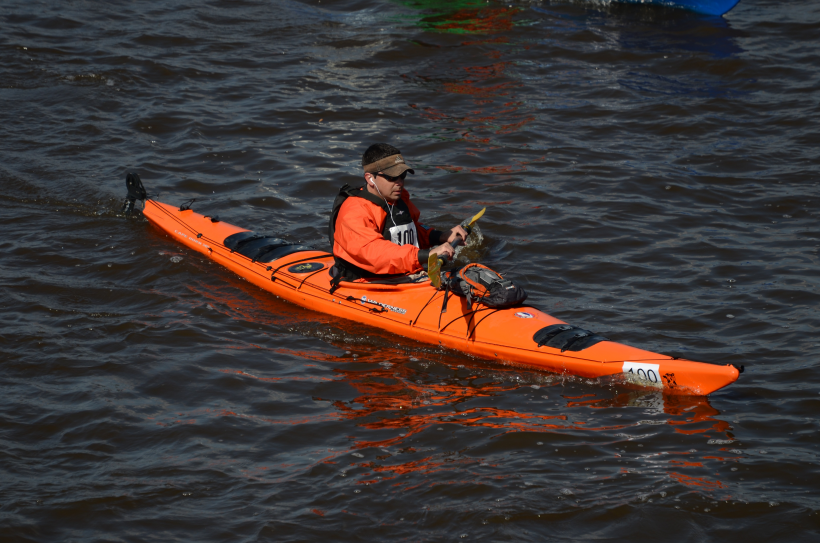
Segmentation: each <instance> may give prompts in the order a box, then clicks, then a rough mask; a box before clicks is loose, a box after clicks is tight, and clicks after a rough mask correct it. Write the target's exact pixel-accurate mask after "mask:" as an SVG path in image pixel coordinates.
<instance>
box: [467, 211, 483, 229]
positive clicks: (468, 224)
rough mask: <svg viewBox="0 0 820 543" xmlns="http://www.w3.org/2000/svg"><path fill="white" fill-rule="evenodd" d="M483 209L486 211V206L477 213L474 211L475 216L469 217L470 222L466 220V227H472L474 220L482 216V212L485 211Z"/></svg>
mask: <svg viewBox="0 0 820 543" xmlns="http://www.w3.org/2000/svg"><path fill="white" fill-rule="evenodd" d="M485 211H487V208H486V207H485V208H483V209H482V210H481V211H479V212H478V213H476V214H475V216H474V217H473V218H472V219H470V222H468V223H467V226H468V227H470V228H472V227H473V225H474V224H475V223H476V221H477V220H478V219H480V218H481V217H483V216H484V212H485Z"/></svg>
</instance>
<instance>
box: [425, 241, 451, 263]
mask: <svg viewBox="0 0 820 543" xmlns="http://www.w3.org/2000/svg"><path fill="white" fill-rule="evenodd" d="M455 252H456V250H455V249H453V246H452V245H450V244H449V243H442V244H441V245H439V246H437V247H433V248H432V249H430V254H431V255H438V256H445V257H447V259H448V260H452V259H453V255H454V254H455Z"/></svg>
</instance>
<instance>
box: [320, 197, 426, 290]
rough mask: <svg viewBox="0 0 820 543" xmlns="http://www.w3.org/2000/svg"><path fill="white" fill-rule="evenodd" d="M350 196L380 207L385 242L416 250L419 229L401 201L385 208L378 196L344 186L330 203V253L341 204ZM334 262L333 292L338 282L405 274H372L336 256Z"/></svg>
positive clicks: (399, 276)
mask: <svg viewBox="0 0 820 543" xmlns="http://www.w3.org/2000/svg"><path fill="white" fill-rule="evenodd" d="M350 197H354V198H364V199H365V200H367V201H368V202H371V203H373V204H375V205H377V206H379V207H380V208H382V209H383V210H384V212H385V213H387V218H386V219H385V221H384V227H383V228H382V236H384V239H386V240H388V241H392V242H393V243H395V244H397V245H406V244H410V245H415V246H416V247H418V246H419V235H418V230H417V229H416V223H415V222H413V217H411V216H410V208H409V207H408V206H407V203H406V202H405V201H404V200H402V199H399V200H398V201H397V202H396V203H395V204H393V205H392V206H388V205H387V202H385V201H384V200H383V199H381V198H379V197H378V196H375V195H373V194H371V193H370V192H369V191H368V190H367V188H365V187H364V186H362V187H358V188H351V187H350V185H348V184H345V185H344V186H343V187H342V188H341V189H339V194H338V195H337V196H336V199H335V200H333V210H332V211H331V213H330V221H329V224H328V232H327V234H328V239H329V240H330V250H331V251H333V243H334V237H335V234H336V219H337V218H338V216H339V210H340V209H341V208H342V204H344V203H345V200H347V199H348V198H350ZM391 207H392V209H391ZM333 259H334V260H335V266H334V270H332V272H333V273H332V275H333V280H332V281H331V285H332V286H333V288H334V290H335V288H336V287H338V285H339V282H341V281H355V280H357V279H362V278H368V279H372V278H379V279H395V278H401V277H405V274H403V273H395V274H375V273H372V272H369V271H367V270H365V269H363V268H360V267H359V266H356V265H355V264H352V263H350V262H348V261H347V260H345V259H343V258H340V257H338V256H336V255H335V254H334V255H333Z"/></svg>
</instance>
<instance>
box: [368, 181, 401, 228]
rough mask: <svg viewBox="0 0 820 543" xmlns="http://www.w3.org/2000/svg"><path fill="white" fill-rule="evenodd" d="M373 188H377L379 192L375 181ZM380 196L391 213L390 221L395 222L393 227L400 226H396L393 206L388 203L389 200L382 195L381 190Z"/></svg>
mask: <svg viewBox="0 0 820 543" xmlns="http://www.w3.org/2000/svg"><path fill="white" fill-rule="evenodd" d="M373 186H374V187H376V190H379V186H378V185H377V184H376V182H375V181H374V182H373ZM379 196H381V197H382V200H384V205H386V206H387V209H388V211H390V220H391V221H393V226H398V224H396V219H394V218H393V205H392V204H388V203H387V198H385V197H384V196H383V195H382V191H380V190H379Z"/></svg>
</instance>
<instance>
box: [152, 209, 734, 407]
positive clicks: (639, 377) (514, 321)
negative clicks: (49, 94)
mask: <svg viewBox="0 0 820 543" xmlns="http://www.w3.org/2000/svg"><path fill="white" fill-rule="evenodd" d="M143 214H144V216H145V217H146V218H147V219H148V220H149V221H150V222H151V223H152V224H154V225H155V226H156V227H157V228H159V229H160V230H162V231H164V232H166V233H167V234H168V235H170V236H171V237H173V238H174V239H175V240H176V241H178V242H179V243H182V244H183V245H185V246H187V247H189V248H190V249H193V250H195V251H198V252H200V253H202V254H204V255H206V256H208V257H209V258H211V259H212V260H214V261H215V262H217V263H218V264H221V265H222V266H224V267H225V268H227V269H229V270H230V271H232V272H234V273H236V274H237V275H239V276H241V277H243V278H245V279H246V280H248V281H250V282H251V283H253V284H255V285H256V286H258V287H260V288H261V289H264V290H266V291H268V292H271V293H273V294H275V295H276V296H279V297H280V298H283V299H285V300H288V301H290V302H292V303H295V304H297V305H300V306H302V307H305V308H308V309H312V310H315V311H320V312H322V313H328V314H332V315H336V316H338V317H342V318H345V319H349V320H352V321H355V322H359V323H363V324H367V325H370V326H375V327H378V328H381V329H384V330H387V331H388V332H390V333H393V334H398V335H401V336H404V337H408V338H412V339H414V340H417V341H420V342H423V343H427V344H432V345H439V346H442V347H447V348H450V349H455V350H458V351H462V352H465V353H469V354H471V355H474V356H477V357H481V358H485V359H490V360H495V361H499V362H503V363H514V364H520V365H524V366H528V367H533V368H538V369H543V370H547V371H550V372H556V373H568V374H573V375H578V376H582V377H589V378H612V379H613V380H614V381H618V382H623V383H625V384H626V385H628V386H635V387H641V388H650V389H657V390H659V391H663V392H664V393H667V394H684V395H706V394H709V393H711V392H714V391H715V390H718V389H720V388H722V387H724V386H726V385H728V384H730V383H732V382H734V381H735V380H737V378H738V374H739V372H738V370H737V369H736V368H735V367H733V366H731V365H726V366H719V365H714V364H706V363H702V362H693V361H689V360H681V359H677V360H676V359H673V358H672V357H669V356H666V355H662V354H658V353H653V352H650V351H645V350H642V349H638V348H635V347H631V346H628V345H624V344H621V343H616V342H613V341H608V340H603V339H605V338H600V340H599V341H598V342H597V343H595V344H593V345H591V346H589V347H586V348H583V349H581V350H577V351H573V350H571V349H572V347H566V348H565V349H566V350H562V349H560V348H556V347H552V346H550V345H549V344H544V345H541V346H539V344H538V342H536V341H535V339H534V336H535V334H536V333H537V332H539V330H542V329H544V328H545V327H549V326H553V325H565V324H566V323H564V322H563V321H561V320H559V319H556V318H555V317H552V316H550V315H548V314H546V313H543V312H542V311H539V310H538V309H536V308H534V307H531V306H521V307H515V308H510V309H500V310H499V309H491V308H487V307H484V306H480V305H474V306H472V307H470V305H469V304H468V303H467V301H466V300H465V299H464V298H460V297H457V296H455V295H453V294H452V293H445V292H444V291H438V290H436V289H435V288H433V287H432V286H431V285H430V284H429V283H427V282H425V283H415V284H398V285H387V284H372V283H347V282H343V283H341V285H340V287H339V288H338V289H337V290H335V291H333V292H332V291H331V287H330V280H331V277H330V273H329V272H330V268H331V267H332V266H333V257H332V255H330V254H329V253H327V252H324V251H316V250H299V251H297V252H293V253H291V254H287V255H286V256H283V257H281V258H277V259H275V260H273V261H269V262H263V261H253V259H251V258H249V257H247V256H245V255H243V254H241V253H239V252H237V251H233V250H232V249H230V248H229V247H227V246H226V245H225V241H226V238H229V237H230V236H235V235H237V234H241V233H243V232H248V233H249V232H250V231H248V230H247V229H244V228H240V227H238V226H234V225H231V224H228V223H225V222H221V221H216V222H215V221H213V220H212V219H211V218H208V217H205V216H203V215H201V214H198V213H196V212H194V211H192V210H190V209H186V210H183V211H180V210H179V209H178V208H176V207H174V206H170V205H167V204H163V203H161V202H157V201H154V200H150V199H148V200H146V201H145V209H144V210H143ZM445 295H447V296H448V303H447V311H446V312H444V313H442V305H443V301H444V296H445ZM596 337H597V336H596Z"/></svg>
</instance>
